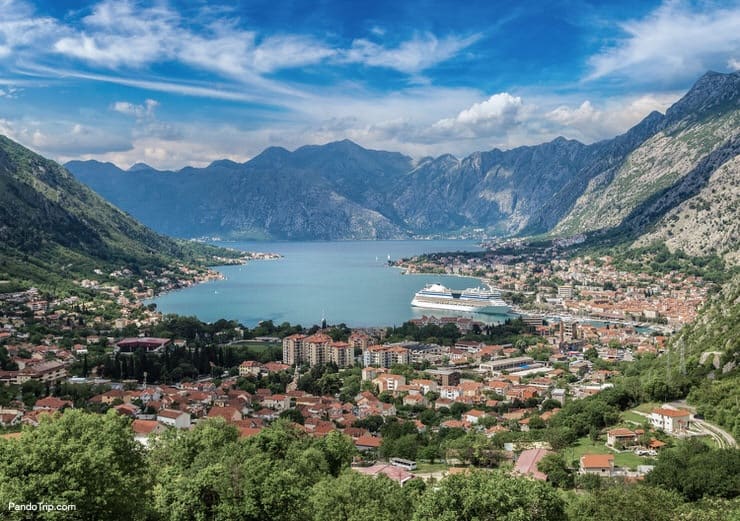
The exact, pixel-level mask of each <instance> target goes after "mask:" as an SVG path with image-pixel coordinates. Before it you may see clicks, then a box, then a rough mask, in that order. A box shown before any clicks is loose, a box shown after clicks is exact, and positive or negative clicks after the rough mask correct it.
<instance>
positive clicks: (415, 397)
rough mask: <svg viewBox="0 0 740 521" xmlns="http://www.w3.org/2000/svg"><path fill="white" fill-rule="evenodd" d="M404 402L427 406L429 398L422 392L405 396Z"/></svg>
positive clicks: (414, 405)
mask: <svg viewBox="0 0 740 521" xmlns="http://www.w3.org/2000/svg"><path fill="white" fill-rule="evenodd" d="M403 404H404V405H409V406H411V407H426V406H427V405H428V403H427V399H426V398H425V397H424V396H422V395H421V394H408V395H406V396H404V397H403Z"/></svg>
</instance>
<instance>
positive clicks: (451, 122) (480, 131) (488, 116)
mask: <svg viewBox="0 0 740 521" xmlns="http://www.w3.org/2000/svg"><path fill="white" fill-rule="evenodd" d="M523 108H524V106H523V103H522V98H520V97H519V96H512V95H511V94H509V93H508V92H501V93H499V94H494V95H492V96H491V97H490V98H488V99H487V100H486V101H482V102H479V103H474V104H473V105H471V106H470V107H469V108H467V109H465V110H462V111H460V112H459V113H458V114H457V116H455V117H454V118H444V119H440V120H439V121H437V122H436V123H434V124H433V125H432V127H431V129H430V131H431V132H432V133H433V134H437V133H438V134H441V135H448V136H450V137H453V136H458V137H475V136H481V135H497V134H502V133H506V132H507V131H508V130H509V129H510V128H511V127H512V126H515V125H517V124H518V123H519V122H520V120H521V117H522V116H523V115H524V112H525V111H523Z"/></svg>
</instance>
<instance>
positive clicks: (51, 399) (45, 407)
mask: <svg viewBox="0 0 740 521" xmlns="http://www.w3.org/2000/svg"><path fill="white" fill-rule="evenodd" d="M72 406H73V405H72V402H71V401H69V400H61V399H59V398H57V397H55V396H47V397H46V398H41V399H40V400H36V403H35V404H34V406H33V410H34V411H50V412H54V411H59V410H61V409H63V408H65V407H72Z"/></svg>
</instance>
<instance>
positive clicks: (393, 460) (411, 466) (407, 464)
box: [389, 458, 416, 470]
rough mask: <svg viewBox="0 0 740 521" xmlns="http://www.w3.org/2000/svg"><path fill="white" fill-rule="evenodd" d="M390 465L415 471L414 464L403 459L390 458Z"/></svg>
mask: <svg viewBox="0 0 740 521" xmlns="http://www.w3.org/2000/svg"><path fill="white" fill-rule="evenodd" d="M389 461H390V464H391V465H393V466H394V467H401V468H402V469H406V470H416V462H415V461H411V460H408V459H403V458H391V459H390V460H389Z"/></svg>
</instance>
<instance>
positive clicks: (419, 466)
mask: <svg viewBox="0 0 740 521" xmlns="http://www.w3.org/2000/svg"><path fill="white" fill-rule="evenodd" d="M448 466H449V465H447V464H446V463H420V462H417V463H416V470H414V471H413V472H423V473H427V472H442V471H445V470H447V468H448Z"/></svg>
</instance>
